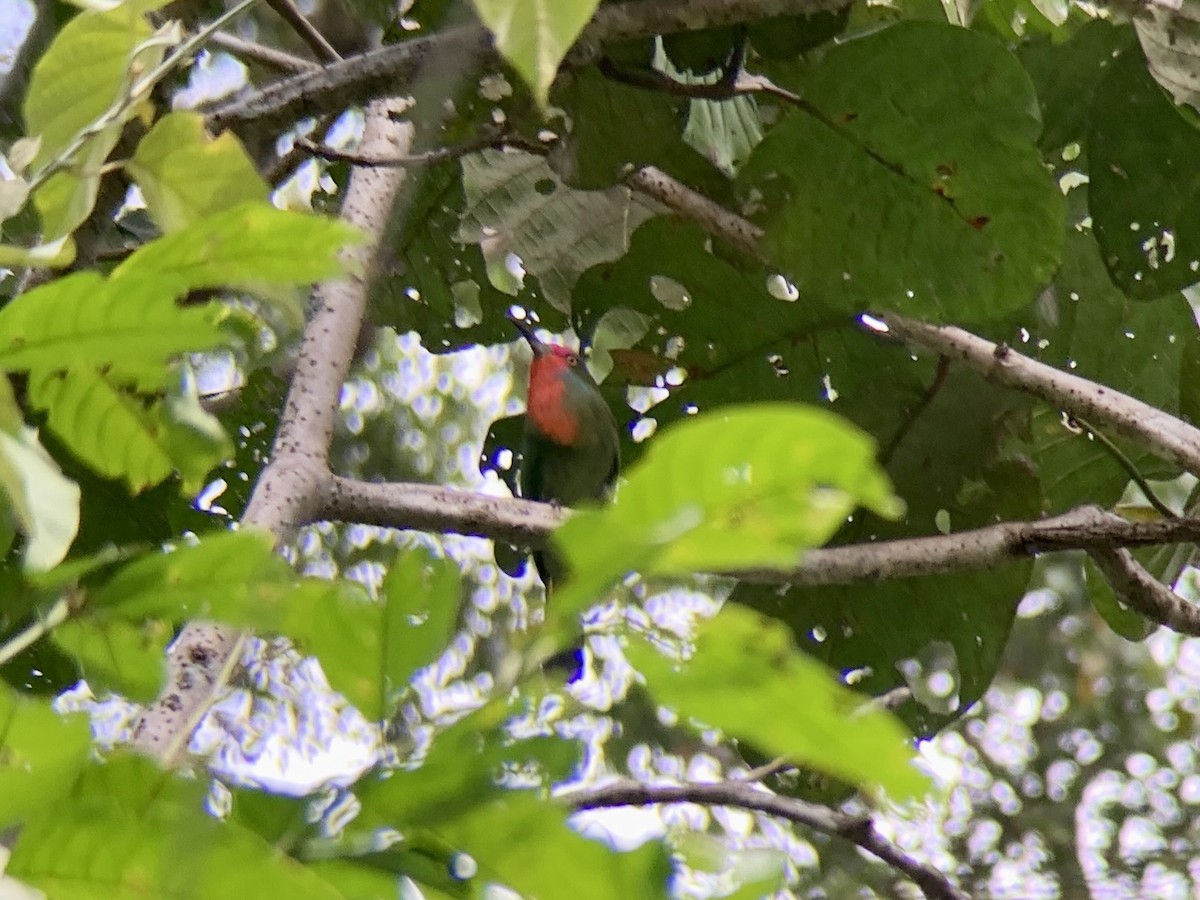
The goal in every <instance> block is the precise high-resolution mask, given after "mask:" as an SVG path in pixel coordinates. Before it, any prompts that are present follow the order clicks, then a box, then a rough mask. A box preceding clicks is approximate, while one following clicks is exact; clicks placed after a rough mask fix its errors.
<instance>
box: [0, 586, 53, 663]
mask: <svg viewBox="0 0 1200 900" xmlns="http://www.w3.org/2000/svg"><path fill="white" fill-rule="evenodd" d="M70 615H71V604H70V602H69V600H68V599H67V598H66V597H60V598H59V599H58V600H56V601H55V603H54V605H53V606H51V607H50V609H49V610H47V611H46V614H45V615H39V616H38V617H37V619H36V620H35V621H34V622H33V624H31V625H30V626H29V627H28V628H25V629H24V630H23V631H21V632H19V633H18V634H15V635H13V637H11V638H9V639H8V640H7V641H5V642H4V644H2V645H0V666H3V665H6V664H8V663H10V662H12V660H13V658H14V657H16V656H17V655H18V654H20V653H21V651H23V650H27V649H28V648H30V647H32V646H33V645H34V644H36V643H37V642H38V641H40V640H41V639H42V638H43V637H45V636H46V635H47V634H49V633H50V632H51V631H53V630H54V629H55V628H56V627H58V626H59V625H61V624H62V623H63V622H65V621H67V619H68V618H70Z"/></svg>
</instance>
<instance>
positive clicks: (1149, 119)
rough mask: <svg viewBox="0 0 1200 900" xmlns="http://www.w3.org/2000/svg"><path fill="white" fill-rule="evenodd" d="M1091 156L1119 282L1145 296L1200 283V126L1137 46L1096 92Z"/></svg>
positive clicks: (1103, 238)
mask: <svg viewBox="0 0 1200 900" xmlns="http://www.w3.org/2000/svg"><path fill="white" fill-rule="evenodd" d="M1088 154H1089V158H1090V161H1091V164H1090V166H1089V167H1088V172H1089V176H1090V178H1091V180H1090V182H1089V184H1088V206H1089V210H1090V212H1091V214H1092V221H1093V223H1094V228H1095V231H1096V239H1097V240H1098V241H1099V242H1100V249H1101V251H1102V252H1103V256H1104V264H1105V265H1106V266H1107V267H1108V271H1109V273H1110V274H1111V275H1112V278H1113V281H1114V282H1116V284H1117V285H1118V286H1119V287H1120V288H1121V289H1122V290H1124V291H1125V292H1126V293H1127V294H1128V295H1129V296H1130V297H1134V298H1137V299H1141V300H1149V299H1152V298H1155V297H1159V296H1162V295H1163V294H1167V293H1170V292H1174V291H1178V290H1179V289H1181V288H1184V287H1186V286H1188V285H1190V284H1193V283H1194V282H1197V281H1200V174H1197V172H1196V171H1195V168H1194V167H1193V166H1192V165H1191V160H1194V159H1196V158H1197V157H1198V156H1200V130H1197V128H1196V125H1195V124H1194V123H1193V122H1192V121H1189V119H1187V118H1185V117H1184V113H1183V111H1182V110H1180V109H1179V108H1177V107H1176V106H1175V104H1174V103H1172V102H1171V100H1170V99H1169V98H1168V97H1167V96H1166V95H1165V94H1163V92H1162V89H1161V88H1160V87H1159V86H1158V85H1157V84H1156V83H1155V82H1154V79H1153V78H1151V76H1150V74H1149V73H1148V72H1147V71H1146V66H1145V61H1144V60H1143V58H1142V56H1141V54H1140V53H1138V52H1137V51H1136V50H1127V51H1126V52H1125V53H1123V54H1121V56H1120V57H1119V58H1118V59H1117V60H1116V61H1115V62H1114V63H1113V64H1112V65H1111V66H1110V67H1109V69H1108V74H1107V76H1106V77H1105V79H1104V81H1103V83H1102V84H1101V86H1100V88H1099V90H1097V92H1096V97H1095V102H1094V103H1093V104H1092V109H1091V130H1090V132H1089V135H1088Z"/></svg>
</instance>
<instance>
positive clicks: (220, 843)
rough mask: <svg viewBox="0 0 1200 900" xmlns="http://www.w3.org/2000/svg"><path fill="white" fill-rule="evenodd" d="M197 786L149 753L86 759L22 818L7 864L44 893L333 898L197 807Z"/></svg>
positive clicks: (294, 866) (256, 839) (266, 845)
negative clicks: (85, 765) (58, 791)
mask: <svg viewBox="0 0 1200 900" xmlns="http://www.w3.org/2000/svg"><path fill="white" fill-rule="evenodd" d="M204 789H205V788H204V784H203V782H201V781H198V780H192V781H191V782H190V783H189V782H185V781H184V780H183V779H180V778H177V777H175V776H173V775H171V774H169V773H165V772H163V771H162V770H161V769H159V768H158V767H157V766H155V765H154V764H153V763H152V762H150V761H148V760H138V759H129V758H118V759H116V760H110V761H108V762H106V763H102V764H94V765H93V767H92V768H91V769H90V770H88V771H85V773H84V776H83V777H82V778H80V779H79V781H78V782H77V783H76V784H75V785H74V788H73V790H72V791H71V795H70V796H69V798H68V799H66V800H64V801H60V802H59V803H58V804H57V805H56V806H55V808H54V809H53V811H52V812H44V813H42V814H41V815H39V816H37V817H36V818H33V819H31V820H29V821H28V822H27V823H26V825H25V827H24V828H23V829H22V831H21V836H20V839H19V840H18V841H17V844H16V846H15V847H14V848H13V854H12V857H11V859H10V860H9V864H8V873H9V874H11V875H12V876H14V877H16V878H19V879H21V880H22V881H25V882H27V883H29V884H31V885H33V886H35V887H37V888H40V889H41V890H43V891H45V892H46V893H47V894H48V895H49V896H51V897H78V898H97V900H99V898H102V897H103V898H113V897H116V898H133V897H194V898H214V900H216V898H228V897H244V898H247V900H250V898H262V900H267V898H276V897H289V898H296V900H308V898H312V900H341V897H342V895H341V894H340V893H339V892H338V891H337V890H336V889H334V888H333V887H332V886H331V885H329V884H328V883H326V882H325V881H323V880H322V879H321V878H320V877H319V876H318V875H317V874H316V873H315V872H313V871H311V870H309V869H308V868H306V867H305V866H303V865H301V864H300V863H299V862H297V861H296V860H294V859H292V858H291V857H289V856H286V855H285V854H282V853H280V852H279V851H278V849H276V847H275V846H273V845H272V844H271V843H270V842H269V841H267V840H264V839H263V838H262V837H260V836H259V835H257V834H255V833H254V832H253V831H250V830H248V829H246V828H245V827H243V826H241V825H239V824H237V823H234V822H228V821H226V822H222V821H218V820H217V819H216V818H214V817H213V816H211V815H209V814H208V813H207V812H205V810H204V804H203V792H204Z"/></svg>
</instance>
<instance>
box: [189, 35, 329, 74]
mask: <svg viewBox="0 0 1200 900" xmlns="http://www.w3.org/2000/svg"><path fill="white" fill-rule="evenodd" d="M208 40H209V43H211V44H212V45H213V46H214V47H220V48H221V49H222V50H224V51H225V52H226V53H229V54H232V55H233V56H238V57H241V58H242V59H248V60H251V61H253V62H256V63H260V64H261V65H264V66H268V67H269V68H272V69H275V70H277V71H280V72H286V73H288V74H293V75H294V74H298V73H300V72H314V71H316V70H317V69H320V68H321V66H320V65H318V64H317V63H315V62H313V61H312V60H311V59H305V58H304V57H302V56H293V55H292V54H291V53H285V52H284V51H283V50H279V49H276V48H275V47H268V46H266V45H265V44H256V43H255V42H254V41H247V40H243V39H242V38H240V37H236V36H235V35H232V34H229V33H228V32H225V31H218V32H215V33H214V34H213V35H212V36H211V37H210V38H209V39H208Z"/></svg>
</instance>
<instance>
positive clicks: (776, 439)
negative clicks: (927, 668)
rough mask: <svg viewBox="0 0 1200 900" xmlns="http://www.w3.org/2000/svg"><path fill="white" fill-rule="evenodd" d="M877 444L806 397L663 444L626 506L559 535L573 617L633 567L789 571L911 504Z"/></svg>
mask: <svg viewBox="0 0 1200 900" xmlns="http://www.w3.org/2000/svg"><path fill="white" fill-rule="evenodd" d="M874 458H875V445H874V443H873V442H872V441H871V439H870V438H869V437H868V436H867V435H865V434H863V433H862V432H860V431H858V430H857V429H856V428H854V427H853V426H852V425H850V424H849V423H847V422H845V421H843V420H842V419H840V418H839V417H838V416H836V415H834V414H833V413H830V412H827V411H825V410H822V409H818V408H816V407H808V406H801V405H799V404H794V405H789V404H775V403H757V404H752V405H747V406H742V407H736V406H731V407H724V408H722V409H719V410H716V411H713V412H710V413H707V414H705V415H702V416H700V417H698V418H696V419H692V420H690V421H687V422H686V423H680V424H678V425H676V426H675V427H674V428H672V429H671V430H670V431H669V432H667V433H666V434H664V435H663V436H661V437H659V438H657V439H655V441H654V442H653V444H652V445H651V447H650V449H649V451H648V452H647V453H646V456H645V457H644V458H643V459H642V460H641V461H640V462H639V463H638V464H637V465H636V466H635V467H634V468H633V469H631V470H630V472H629V475H628V479H627V480H626V481H625V482H624V483H622V484H621V485H620V487H619V489H618V493H617V499H616V502H615V503H613V504H611V505H609V506H606V507H604V508H602V509H595V510H585V511H581V512H579V513H577V514H576V515H574V516H572V517H571V519H570V520H569V521H568V522H567V523H566V524H565V525H564V526H562V527H561V528H560V529H559V530H558V531H557V532H556V534H555V542H556V543H558V544H559V546H560V547H562V549H563V551H564V553H565V554H566V555H567V559H568V561H569V565H570V568H571V571H572V573H573V577H572V579H571V581H570V582H568V584H567V585H566V587H565V588H563V589H562V590H561V591H559V592H558V593H557V594H556V596H555V598H554V599H555V604H554V606H555V610H556V611H559V612H560V613H562V614H563V615H568V614H569V611H572V610H575V609H577V608H579V607H581V606H584V605H586V604H587V603H589V602H592V601H594V600H595V599H596V597H597V596H598V595H599V593H600V592H601V591H602V590H603V589H604V587H605V586H607V585H608V584H609V583H610V582H612V581H614V580H616V579H617V578H620V577H621V576H622V575H624V574H625V573H627V572H629V571H631V570H638V571H640V572H642V573H644V574H683V573H688V572H696V571H706V572H712V571H718V572H720V571H728V570H732V569H737V568H752V567H755V566H766V567H771V566H789V565H795V564H796V563H798V562H799V561H800V558H801V556H802V554H803V551H804V550H806V549H809V548H811V547H819V546H820V545H821V544H823V543H825V541H826V540H828V539H829V537H830V536H831V535H832V534H833V533H834V532H835V531H837V529H838V528H839V527H841V525H842V523H843V522H844V521H845V518H846V516H847V515H849V514H850V513H851V512H852V511H853V510H854V509H855V508H856V507H857V506H859V505H863V506H866V507H867V508H869V509H872V510H874V511H875V512H877V513H879V514H880V515H882V516H886V517H894V516H896V515H898V514H899V513H900V512H901V511H902V509H903V505H902V504H901V503H900V501H899V500H898V499H897V498H896V497H895V496H894V495H893V494H892V492H891V488H890V485H889V483H888V479H887V477H886V476H885V475H884V474H883V473H882V472H881V471H880V470H879V469H878V468H877V467H876V465H875V459H874Z"/></svg>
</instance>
